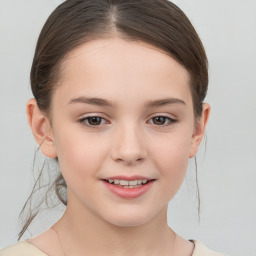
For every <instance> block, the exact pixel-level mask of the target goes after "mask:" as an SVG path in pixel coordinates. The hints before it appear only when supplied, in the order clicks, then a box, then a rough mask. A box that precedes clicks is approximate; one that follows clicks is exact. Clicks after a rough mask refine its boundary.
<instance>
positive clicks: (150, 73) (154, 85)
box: [57, 38, 190, 99]
mask: <svg viewBox="0 0 256 256" xmlns="http://www.w3.org/2000/svg"><path fill="white" fill-rule="evenodd" d="M61 70H62V71H61V79H60V84H61V86H60V89H61V91H62V92H63V94H65V93H66V94H67V95H66V96H68V97H73V96H74V97H75V96H79V95H76V94H79V93H85V94H97V95H96V96H102V95H104V96H110V97H111V96H113V94H114V95H115V96H120V97H121V96H125V97H126V98H129V97H130V98H131V99H135V98H136V96H139V92H143V94H144V96H145V97H146V95H147V94H152V95H153V94H155V96H156V97H158V96H159V97H166V96H172V97H183V98H184V97H185V98H186V97H190V89H189V74H188V72H187V71H186V69H185V68H183V67H182V66H181V65H180V64H179V63H178V62H177V61H175V60H174V59H173V58H171V57H170V56H169V55H168V54H166V53H165V52H163V51H161V50H160V49H158V48H156V47H154V46H152V45H150V44H147V43H144V42H138V41H126V40H123V39H120V38H109V39H98V40H93V41H90V42H88V43H85V44H83V45H81V46H79V47H78V48H76V49H74V50H73V51H71V52H70V53H69V54H68V55H67V56H66V58H65V59H64V61H63V63H62V69H61ZM57 91H58V90H57ZM100 94H101V95H100ZM156 94H157V95H156ZM166 94H171V95H166ZM152 95H148V96H149V97H151V96H152ZM62 96H63V97H64V96H65V95H62ZM90 96H94V95H90ZM140 96H141V95H140Z"/></svg>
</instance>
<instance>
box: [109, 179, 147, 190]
mask: <svg viewBox="0 0 256 256" xmlns="http://www.w3.org/2000/svg"><path fill="white" fill-rule="evenodd" d="M106 181H107V182H108V183H109V184H114V185H116V186H119V187H123V188H137V187H141V186H143V185H145V184H147V182H148V181H149V180H140V179H138V180H118V179H108V180H106Z"/></svg>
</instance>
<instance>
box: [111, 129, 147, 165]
mask: <svg viewBox="0 0 256 256" xmlns="http://www.w3.org/2000/svg"><path fill="white" fill-rule="evenodd" d="M111 157H112V159H113V160H114V161H115V162H119V163H123V164H124V165H134V164H138V163H141V162H143V161H144V160H145V159H146V157H147V150H146V145H145V139H144V136H143V132H142V131H141V130H140V129H139V128H138V127H135V126H125V127H123V128H120V129H118V131H116V134H115V136H114V138H113V141H112V150H111Z"/></svg>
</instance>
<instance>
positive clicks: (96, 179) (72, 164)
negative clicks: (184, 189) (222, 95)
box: [51, 38, 199, 226]
mask: <svg viewBox="0 0 256 256" xmlns="http://www.w3.org/2000/svg"><path fill="white" fill-rule="evenodd" d="M51 111H52V112H51V114H52V126H51V133H52V137H53V138H54V145H53V147H54V150H55V152H56V156H57V157H58V160H59V165H60V169H61V172H62V174H63V176H64V178H65V180H66V183H67V187H68V207H69V208H73V210H76V211H82V212H84V213H87V214H89V213H90V214H92V215H93V216H94V217H95V216H96V217H97V218H100V219H101V220H103V221H106V222H108V223H111V224H114V225H117V226H135V225H140V224H143V223H146V222H149V221H150V220H152V219H153V218H154V217H156V216H158V215H160V214H161V213H163V211H165V210H166V206H167V204H168V202H169V200H171V199H172V198H173V196H174V195H175V193H176V192H177V190H178V188H179V187H180V185H181V183H182V181H183V178H184V176H185V172H186V169H187V164H188V160H189V158H190V157H191V156H192V155H193V154H194V153H195V151H196V148H197V146H198V143H199V142H198V139H197V132H196V127H195V120H194V113H193V104H192V97H191V92H190V89H189V75H188V72H187V71H186V70H185V69H184V68H183V67H182V66H181V65H180V64H178V63H177V62H176V61H175V60H174V59H172V58H171V57H170V56H168V55H167V54H165V53H163V52H161V51H160V50H159V49H156V48H155V47H153V46H151V45H148V44H146V43H142V42H130V41H129V42H128V41H125V40H122V39H118V38H111V39H99V40H94V41H91V42H89V43H86V44H84V45H82V46H80V47H79V48H77V49H75V50H73V51H72V52H71V53H70V54H69V55H68V56H67V57H66V58H65V61H64V63H63V66H62V74H61V79H60V85H59V86H58V87H57V89H56V91H55V92H54V94H53V98H52V108H51ZM145 182H146V184H144V183H145ZM111 183H112V184H111Z"/></svg>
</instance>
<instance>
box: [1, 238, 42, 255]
mask: <svg viewBox="0 0 256 256" xmlns="http://www.w3.org/2000/svg"><path fill="white" fill-rule="evenodd" d="M0 256H47V255H46V254H44V253H43V252H42V251H40V250H39V249H38V248H36V247H35V246H34V245H32V244H30V243H29V242H27V241H21V242H17V243H16V244H13V245H10V246H8V247H6V248H4V249H1V250H0Z"/></svg>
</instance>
